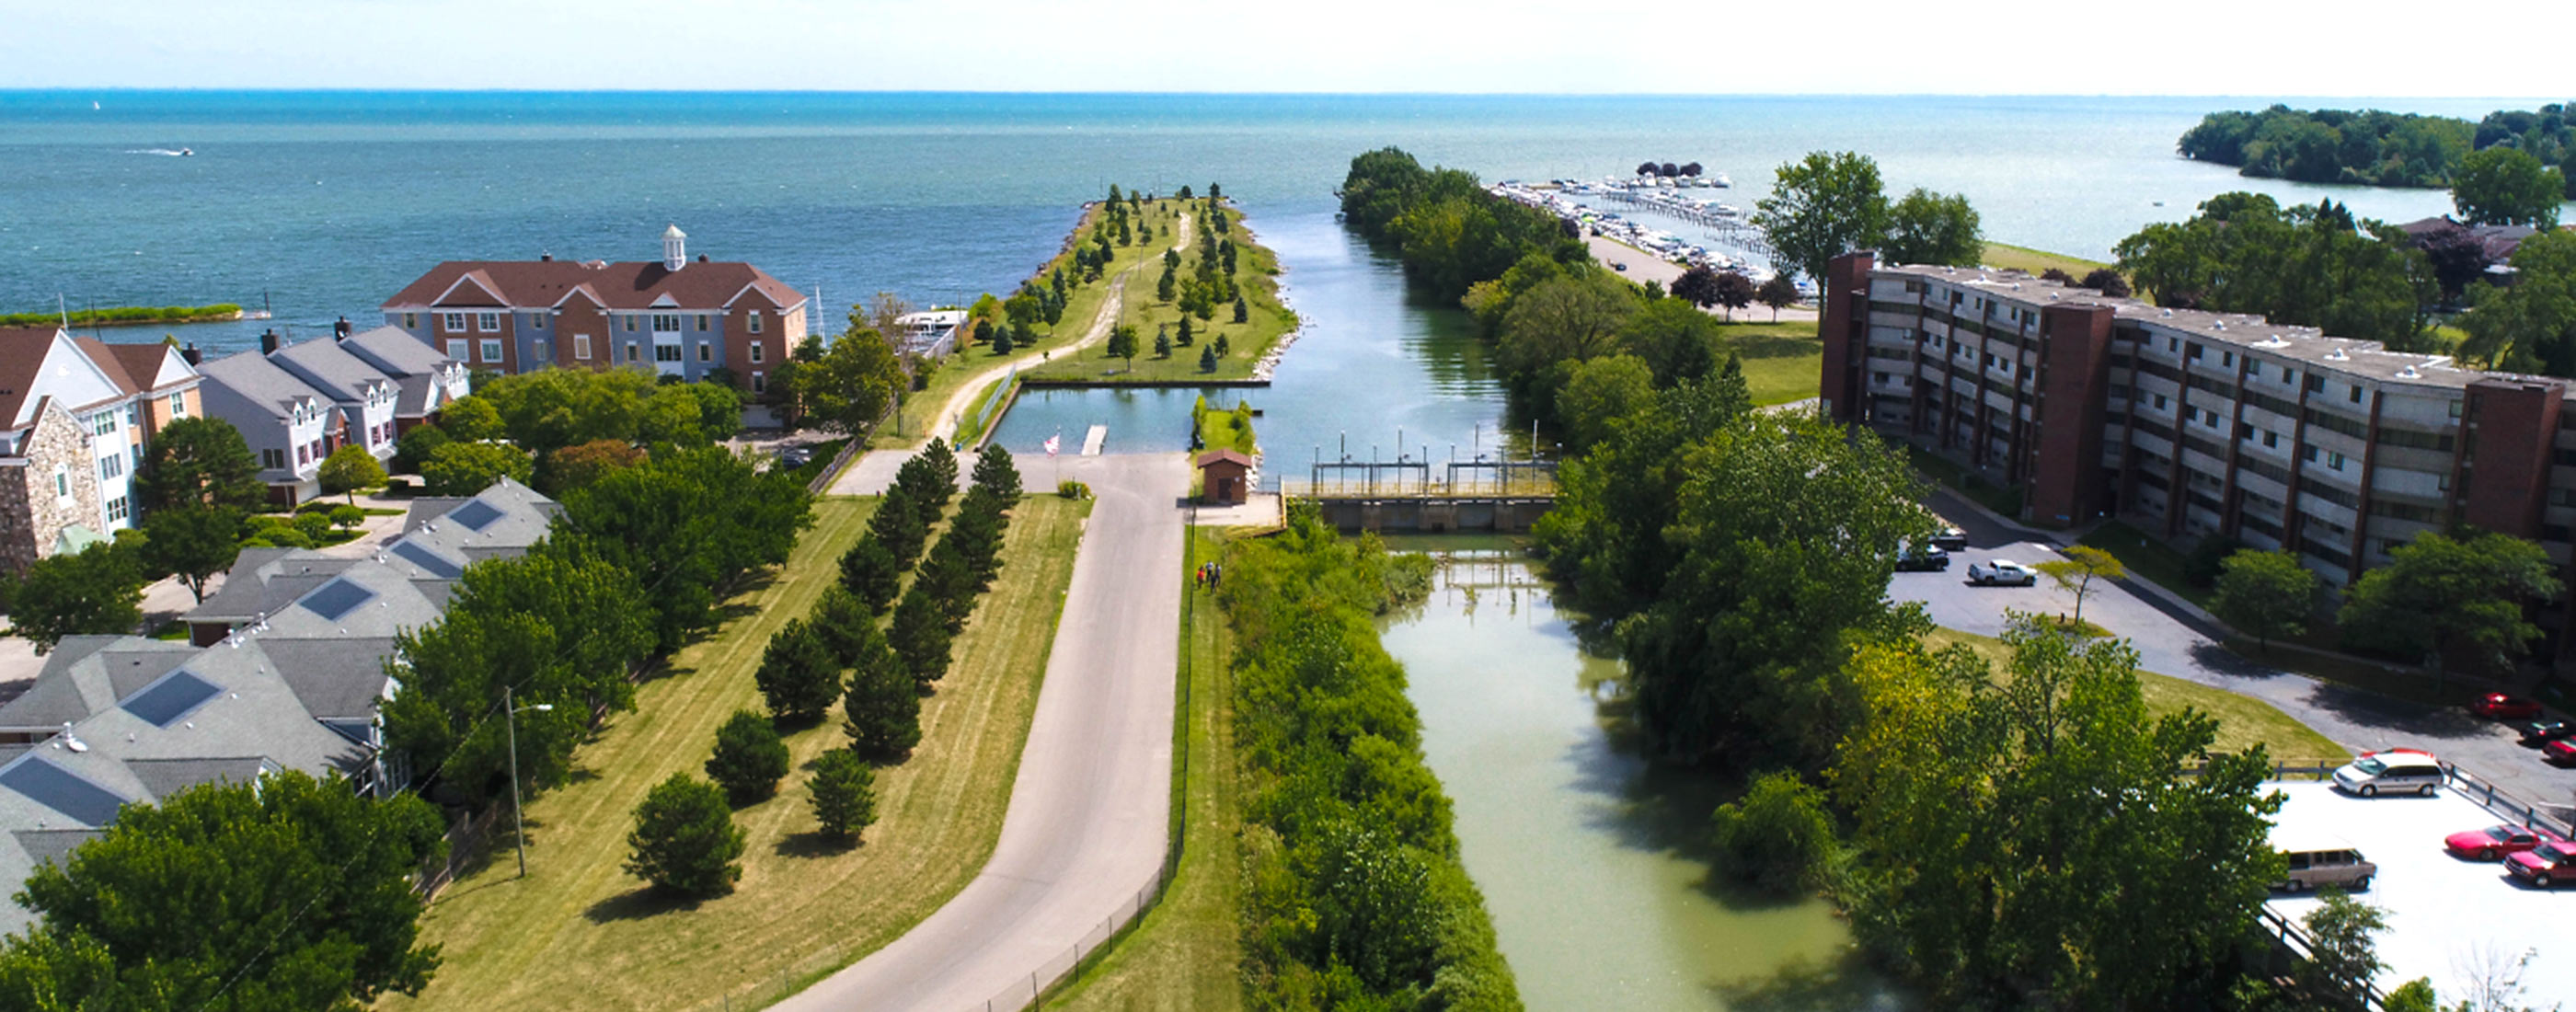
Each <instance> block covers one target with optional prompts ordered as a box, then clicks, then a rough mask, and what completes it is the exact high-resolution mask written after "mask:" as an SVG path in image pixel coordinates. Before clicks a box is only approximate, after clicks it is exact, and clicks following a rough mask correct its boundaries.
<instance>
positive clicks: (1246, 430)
mask: <svg viewBox="0 0 2576 1012" xmlns="http://www.w3.org/2000/svg"><path fill="white" fill-rule="evenodd" d="M1196 414H1197V418H1196V422H1197V425H1198V436H1199V446H1200V447H1201V448H1203V449H1209V450H1233V451H1235V452H1236V453H1242V454H1250V453H1252V452H1253V450H1254V448H1255V445H1256V444H1255V443H1254V441H1253V437H1252V420H1251V419H1249V418H1245V419H1240V420H1238V419H1236V418H1235V417H1234V412H1232V411H1230V410H1227V409H1224V408H1211V407H1208V406H1207V404H1206V402H1205V401H1204V400H1202V401H1201V402H1200V404H1199V410H1198V411H1197V413H1196Z"/></svg>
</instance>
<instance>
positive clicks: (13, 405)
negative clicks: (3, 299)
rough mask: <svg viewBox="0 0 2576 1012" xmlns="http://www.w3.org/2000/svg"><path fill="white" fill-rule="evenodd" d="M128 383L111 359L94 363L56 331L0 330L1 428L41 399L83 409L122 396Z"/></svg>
mask: <svg viewBox="0 0 2576 1012" xmlns="http://www.w3.org/2000/svg"><path fill="white" fill-rule="evenodd" d="M131 385H132V381H131V380H129V379H126V378H125V370H124V368H123V367H122V366H121V365H119V364H118V363H117V361H116V360H115V359H114V358H112V357H108V356H100V357H99V358H98V359H96V360H93V359H92V357H91V356H90V355H89V353H87V352H85V351H83V350H82V348H81V345H80V343H79V342H78V341H76V340H74V339H73V338H72V336H71V335H70V334H66V333H64V332H63V331H62V330H61V329H60V328H56V327H7V328H0V428H15V427H17V426H18V425H20V424H23V423H24V421H25V420H26V418H28V417H32V416H31V415H30V414H29V412H28V408H29V407H30V406H31V405H33V404H34V403H35V402H36V401H37V400H38V399H40V398H45V397H51V398H53V399H54V400H55V401H57V402H59V403H61V404H62V406H63V410H65V411H74V412H78V411H86V410H88V409H90V408H92V407H94V406H97V405H99V404H103V403H106V402H109V401H113V400H116V399H117V398H119V397H123V396H125V395H126V394H127V393H128V392H129V391H130V389H131Z"/></svg>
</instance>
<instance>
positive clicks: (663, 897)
mask: <svg viewBox="0 0 2576 1012" xmlns="http://www.w3.org/2000/svg"><path fill="white" fill-rule="evenodd" d="M698 902H699V901H698V899H697V898H696V897H693V896H683V895H680V894H678V893H675V892H671V891H669V890H666V889H663V888H661V887H658V886H652V885H645V886H639V887H637V888H634V889H630V890H628V891H626V892H622V893H619V894H617V895H615V896H611V897H609V898H607V899H604V900H601V901H599V902H597V903H593V904H591V905H590V909H588V910H584V911H582V912H581V915H582V916H583V917H586V918H589V919H590V922H591V923H593V924H607V923H609V922H611V921H633V920H641V919H643V918H646V917H652V916H655V915H657V914H667V913H670V912H671V911H674V910H695V909H697V907H698Z"/></svg>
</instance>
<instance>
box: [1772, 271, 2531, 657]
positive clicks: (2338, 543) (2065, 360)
mask: <svg viewBox="0 0 2576 1012" xmlns="http://www.w3.org/2000/svg"><path fill="white" fill-rule="evenodd" d="M1821 328H1822V329H1821V330H1820V334H1821V336H1822V337H1823V338H1824V349H1823V351H1824V361H1823V366H1822V369H1823V376H1822V381H1823V382H1822V399H1823V409H1824V410H1825V411H1826V412H1827V414H1828V415H1830V416H1831V417H1833V418H1835V419H1837V420H1839V421H1843V422H1846V423H1853V424H1863V425H1867V426H1869V427H1871V428H1872V429H1875V430H1877V431H1879V432H1881V433H1884V434H1887V435H1889V436H1892V437H1896V438H1900V439H1903V440H1905V441H1907V442H1909V443H1911V444H1913V445H1915V446H1917V447H1920V448H1922V449H1923V450H1925V451H1928V452H1931V453H1934V454H1937V455H1939V456H1941V457H1943V458H1945V459H1947V460H1950V461H1952V462H1954V463H1957V464H1960V465H1963V466H1966V467H1969V468H1973V469H1975V470H1976V471H1978V472H1979V473H1982V474H1984V475H1985V476H1987V477H1988V478H1990V479H1992V480H1995V481H1998V482H2001V483H2003V484H2005V485H2007V486H2010V487H2016V488H2019V489H2021V490H2022V491H2023V492H2024V494H2025V503H2026V505H2025V507H2024V510H2023V516H2022V517H2021V518H2020V519H2023V520H2027V521H2030V522H2034V523H2038V524H2042V525H2047V526H2058V527H2064V526H2073V525H2078V524H2083V523H2087V522H2090V521H2092V520H2095V519H2099V518H2103V517H2112V516H2117V517H2122V518H2125V519H2127V520H2128V521H2130V522H2131V523H2132V524H2134V525H2135V526H2138V527H2140V528H2141V529H2144V530H2147V531H2149V532H2150V533H2153V534H2157V535H2160V536H2162V537H2163V538H2165V539H2166V540H2168V541H2169V542H2173V543H2176V544H2189V543H2194V542H2196V541H2197V540H2198V539H2200V538H2204V537H2211V536H2221V537H2228V538H2234V539H2236V540H2238V541H2241V542H2243V543H2245V544H2247V545H2251V546H2254V547H2258V548H2265V549H2289V550H2292V551H2295V552H2296V553H2298V555H2299V558H2300V559H2301V561H2302V562H2304V563H2305V564H2306V565H2307V566H2308V567H2309V568H2311V569H2313V570H2314V571H2316V572H2317V573H2318V574H2320V575H2321V576H2322V577H2324V578H2325V579H2326V580H2327V581H2328V583H2329V584H2330V585H2332V586H2336V587H2341V586H2344V585H2348V584H2350V583H2351V582H2352V581H2354V580H2357V579H2359V578H2360V576H2361V574H2362V573H2363V572H2366V571H2367V570H2368V569H2369V568H2370V567H2372V566H2375V565H2379V564H2382V563H2385V562H2386V561H2388V559H2389V553H2390V551H2391V550H2393V549H2395V548H2396V547H2398V546H2400V545H2403V544H2405V543H2407V542H2408V541H2409V540H2411V539H2412V538H2414V537H2415V536H2416V535H2417V534H2419V533H2422V532H2424V531H2428V530H2441V529H2445V528H2447V527H2449V526H2451V525H2453V524H2455V523H2466V524H2471V525H2475V526H2477V527H2479V528H2482V529H2486V530H2492V531H2499V532H2502V533H2506V534H2511V535H2514V536H2517V537H2522V538H2528V539H2531V540H2533V541H2536V542H2539V543H2540V544H2541V545H2542V546H2544V547H2545V548H2546V549H2547V550H2548V552H2549V554H2550V557H2551V558H2552V559H2553V560H2555V561H2556V562H2558V563H2559V564H2560V565H2561V566H2566V565H2568V564H2569V563H2570V561H2571V557H2576V556H2571V540H2576V538H2571V530H2576V411H2569V410H2566V402H2567V398H2568V394H2569V392H2568V385H2567V382H2566V381H2565V380H2561V379H2555V378H2549V377H2537V376H2522V375H2511V374H2502V373H2488V372H2481V371H2478V370H2474V369H2469V368H2464V367H2461V366H2459V365H2457V364H2455V363H2454V362H2452V361H2451V360H2450V359H2449V358H2448V357H2446V356H2441V355H2430V354H2419V353H2409V352H2397V351H2391V350H2388V349H2387V348H2385V347H2383V346H2382V345H2380V344H2379V343H2377V342H2373V341H2361V340H2354V339H2350V338H2341V337H2335V336H2332V335H2329V334H2324V333H2321V332H2319V331H2318V330H2317V329H2315V328H2310V327H2295V326H2287V325H2282V324H2275V323H2271V322H2269V321H2267V320H2265V319H2263V318H2262V317H2260V316H2252V315H2245V314H2235V313H2214V312H2205V311H2199V310H2185V309H2168V308H2161V307H2157V306H2154V305H2151V304H2149V303H2146V302H2143V301H2139V300H2136V299H2127V298H2107V297H2104V296H2103V295H2101V294H2100V293H2098V292H2095V291H2092V290H2090V289H2085V288H2079V287H2072V286H2068V285H2062V284H2059V283H2056V282H2051V281H2047V280H2044V279H2040V278H2035V277H2031V276H2029V275H2026V274H2022V273H2019V272H1989V271H1982V270H1978V269H1974V268H1951V267H1922V266H1905V265H1887V266H1882V265H1880V264H1878V263H1877V262H1876V257H1875V255H1874V254H1871V253H1868V252H1861V253H1853V254H1848V255H1845V256H1842V257H1839V258H1836V259H1835V260H1834V262H1833V264H1832V267H1831V269H1830V270H1829V271H1828V277H1827V278H1826V295H1825V301H1824V304H1823V322H1822V324H1821ZM2552 612H2553V615H2552V618H2553V619H2554V620H2555V624H2558V625H2563V624H2564V619H2565V617H2566V616H2565V615H2564V614H2563V613H2561V609H2560V608H2553V609H2552ZM2557 640H2558V642H2557V644H2556V646H2555V648H2554V649H2558V650H2561V651H2565V650H2567V649H2568V648H2569V647H2570V646H2571V644H2576V637H2558V638H2557Z"/></svg>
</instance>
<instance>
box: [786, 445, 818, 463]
mask: <svg viewBox="0 0 2576 1012" xmlns="http://www.w3.org/2000/svg"><path fill="white" fill-rule="evenodd" d="M813 462H814V451H813V450H811V449H809V448H806V447H802V446H790V447H788V448H786V449H783V450H780V451H778V465H779V466H780V467H803V466H805V465H807V464H811V463H813Z"/></svg>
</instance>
